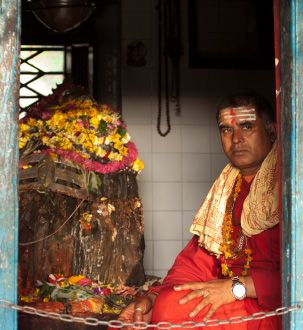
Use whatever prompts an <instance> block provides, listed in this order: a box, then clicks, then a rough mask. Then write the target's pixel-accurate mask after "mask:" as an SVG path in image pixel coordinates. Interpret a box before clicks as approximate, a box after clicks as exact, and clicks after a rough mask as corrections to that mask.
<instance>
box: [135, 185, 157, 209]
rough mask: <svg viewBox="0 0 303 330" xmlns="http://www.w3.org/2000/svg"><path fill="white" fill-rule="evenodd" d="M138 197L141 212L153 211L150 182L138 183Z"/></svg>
mask: <svg viewBox="0 0 303 330" xmlns="http://www.w3.org/2000/svg"><path fill="white" fill-rule="evenodd" d="M138 190H139V196H140V197H141V200H142V205H143V210H144V211H152V210H153V184H152V182H140V181H138Z"/></svg>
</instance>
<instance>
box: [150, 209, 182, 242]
mask: <svg viewBox="0 0 303 330" xmlns="http://www.w3.org/2000/svg"><path fill="white" fill-rule="evenodd" d="M153 224H154V225H153V239H154V240H181V239H182V213H181V212H175V211H163V212H156V211H155V212H154V220H153Z"/></svg>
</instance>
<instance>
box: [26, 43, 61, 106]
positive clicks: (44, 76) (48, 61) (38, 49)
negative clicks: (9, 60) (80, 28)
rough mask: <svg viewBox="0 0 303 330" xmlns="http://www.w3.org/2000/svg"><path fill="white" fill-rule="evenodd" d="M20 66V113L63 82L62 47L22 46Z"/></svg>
mask: <svg viewBox="0 0 303 330" xmlns="http://www.w3.org/2000/svg"><path fill="white" fill-rule="evenodd" d="M20 58H21V64H20V108H21V111H22V110H24V109H25V108H27V107H28V106H29V105H31V104H33V103H35V102H37V101H38V100H39V99H40V98H41V97H43V96H47V95H49V94H51V93H52V89H53V88H56V86H57V85H58V84H61V83H62V82H63V80H64V76H65V72H66V56H65V47H64V46H22V47H21V54H20Z"/></svg>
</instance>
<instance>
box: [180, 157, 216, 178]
mask: <svg viewBox="0 0 303 330" xmlns="http://www.w3.org/2000/svg"><path fill="white" fill-rule="evenodd" d="M210 178H211V169H210V155H209V154H195V153H183V154H182V180H183V181H190V182H199V181H210Z"/></svg>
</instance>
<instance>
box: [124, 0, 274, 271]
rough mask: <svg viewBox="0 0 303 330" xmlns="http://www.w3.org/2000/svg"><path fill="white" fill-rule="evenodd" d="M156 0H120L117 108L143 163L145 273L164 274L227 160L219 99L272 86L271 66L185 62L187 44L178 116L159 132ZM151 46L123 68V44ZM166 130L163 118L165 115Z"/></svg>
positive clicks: (172, 113) (184, 25)
mask: <svg viewBox="0 0 303 330" xmlns="http://www.w3.org/2000/svg"><path fill="white" fill-rule="evenodd" d="M155 3H156V1H155V0H122V7H123V8H122V18H123V19H122V48H123V69H122V82H123V83H122V94H123V99H122V113H123V118H124V120H125V122H126V123H127V125H128V131H129V133H130V135H131V136H132V139H133V141H134V142H135V143H136V145H137V147H138V150H139V154H140V157H141V158H142V160H143V161H144V163H145V169H144V171H143V172H142V173H141V174H140V175H139V177H138V182H139V193H140V196H141V198H142V201H143V207H144V221H145V242H146V250H145V258H144V265H145V270H146V273H147V274H153V275H158V276H164V275H165V274H166V272H167V270H168V269H169V268H170V266H171V265H172V263H173V261H174V259H175V257H176V255H177V254H178V252H179V251H180V250H181V249H182V247H184V245H185V244H186V242H187V241H188V240H189V239H190V238H191V234H190V233H189V231H188V228H189V226H190V224H191V221H192V218H193V216H194V214H195V212H196V210H197V209H198V208H199V206H200V204H201V202H202V200H203V198H204V197H205V196H206V194H207V192H208V189H209V188H210V186H211V183H212V182H213V180H214V178H215V177H216V176H217V175H218V173H219V172H220V170H221V169H222V167H223V166H224V165H225V164H226V162H227V160H226V158H225V156H224V154H222V150H221V145H220V142H219V138H218V137H219V136H218V131H217V127H216V121H215V108H216V104H217V102H218V101H219V100H220V99H221V97H222V96H225V95H226V94H230V93H234V92H237V91H238V89H239V88H240V89H241V90H243V89H244V88H245V87H247V88H254V89H255V90H257V91H260V92H262V93H263V94H265V95H266V94H269V93H271V91H272V88H273V86H272V73H270V72H267V71H243V70H242V71H240V70H238V71H232V70H210V69H209V70H202V69H190V68H188V64H187V50H186V49H184V56H183V58H182V61H181V63H182V65H181V115H180V117H177V116H176V115H175V114H174V111H173V110H172V111H171V116H172V119H171V122H172V129H171V132H170V133H169V134H168V135H167V136H166V137H161V136H160V135H159V134H158V132H157V128H156V123H157V111H158V110H157V98H156V95H157V86H156V81H157V67H156V56H155V55H156V54H157V50H156V49H157V40H156V39H155V37H156V36H157V24H155V23H156V22H157V12H156V10H155ZM182 6H183V9H184V10H183V11H182V13H183V14H182V18H183V22H182V23H183V29H182V35H183V45H184V46H185V47H186V45H187V43H188V41H187V40H186V36H187V29H186V0H182ZM135 40H140V41H142V42H143V43H144V44H145V46H146V47H147V49H148V55H147V64H146V65H145V66H144V67H138V68H134V67H128V66H127V65H126V51H127V45H128V43H130V42H132V41H135ZM163 123H164V126H163V130H165V128H166V127H165V121H164V120H163Z"/></svg>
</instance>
